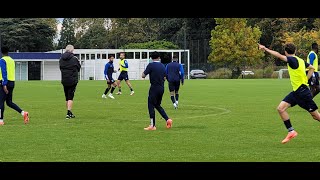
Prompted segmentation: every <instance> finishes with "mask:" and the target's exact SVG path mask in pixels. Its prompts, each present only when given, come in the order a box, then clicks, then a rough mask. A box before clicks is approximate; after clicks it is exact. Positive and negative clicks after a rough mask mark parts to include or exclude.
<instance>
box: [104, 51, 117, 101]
mask: <svg viewBox="0 0 320 180" xmlns="http://www.w3.org/2000/svg"><path fill="white" fill-rule="evenodd" d="M113 59H114V57H113V56H110V57H109V62H108V63H107V64H106V65H105V67H104V77H105V78H106V80H107V84H108V87H107V88H106V90H105V91H104V93H103V94H102V98H107V93H108V91H109V90H110V88H111V86H112V88H111V92H110V93H109V95H108V97H110V98H111V99H114V97H113V95H112V93H113V91H114V90H115V88H116V87H117V83H116V82H115V80H114V79H113V78H112V73H114V72H116V71H115V70H114V66H113Z"/></svg>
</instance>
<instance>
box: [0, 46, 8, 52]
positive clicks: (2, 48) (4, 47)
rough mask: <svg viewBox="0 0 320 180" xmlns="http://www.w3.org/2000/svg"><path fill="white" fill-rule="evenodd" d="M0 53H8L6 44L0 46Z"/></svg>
mask: <svg viewBox="0 0 320 180" xmlns="http://www.w3.org/2000/svg"><path fill="white" fill-rule="evenodd" d="M1 53H2V54H8V53H9V48H8V47H7V46H3V47H1Z"/></svg>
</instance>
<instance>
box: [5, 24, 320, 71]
mask: <svg viewBox="0 0 320 180" xmlns="http://www.w3.org/2000/svg"><path fill="white" fill-rule="evenodd" d="M57 24H58V21H57V19H56V18H0V33H1V44H2V45H8V46H9V47H10V51H17V50H19V51H20V52H24V51H25V52H27V51H28V52H43V51H50V50H55V49H61V48H64V47H65V45H67V44H73V45H74V46H75V48H84V49H87V48H88V49H89V48H106V49H109V48H110V49H112V48H149V49H161V48H166V49H190V55H191V56H190V57H191V63H196V62H200V63H210V62H213V64H214V65H216V66H226V65H228V66H230V67H232V68H236V69H237V68H238V69H240V67H243V66H250V65H257V64H258V65H259V64H262V63H264V62H270V63H273V64H276V65H283V64H281V63H282V62H281V61H278V60H277V59H273V57H270V56H265V55H264V54H263V53H261V52H260V51H257V45H256V43H258V42H260V43H262V44H264V45H266V46H268V47H270V48H271V49H274V50H277V51H280V52H283V49H282V45H283V44H284V43H286V42H294V43H295V44H296V45H297V47H298V52H297V55H300V56H302V57H303V58H305V57H306V55H307V53H308V51H309V50H310V45H311V43H312V42H318V43H320V19H319V18H64V19H63V22H62V29H61V32H60V34H58V33H57ZM57 39H58V41H55V40H57Z"/></svg>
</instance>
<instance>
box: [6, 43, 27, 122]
mask: <svg viewBox="0 0 320 180" xmlns="http://www.w3.org/2000/svg"><path fill="white" fill-rule="evenodd" d="M1 53H2V58H1V59H0V126H2V125H4V107H5V106H4V102H6V103H7V105H8V107H10V108H12V109H14V110H16V111H17V112H18V113H20V114H21V115H22V116H23V120H24V123H25V124H27V123H28V122H29V113H28V112H26V111H23V110H22V109H21V108H20V107H19V106H18V105H17V104H15V103H14V102H12V99H13V90H14V86H15V62H14V60H13V59H12V58H11V57H10V56H9V48H8V47H6V46H5V47H2V48H1Z"/></svg>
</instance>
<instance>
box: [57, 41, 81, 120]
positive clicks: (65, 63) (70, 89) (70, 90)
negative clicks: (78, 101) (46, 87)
mask: <svg viewBox="0 0 320 180" xmlns="http://www.w3.org/2000/svg"><path fill="white" fill-rule="evenodd" d="M73 51H74V47H73V46H72V45H67V47H66V52H65V53H63V54H62V56H61V58H60V61H59V65H60V71H61V84H62V85H63V88H64V94H65V97H66V106H67V109H68V111H67V116H66V119H70V118H75V115H73V113H72V112H71V109H72V104H73V97H74V92H75V91H76V87H77V84H78V73H79V71H80V68H81V65H80V63H79V60H78V58H77V57H76V56H74V54H73Z"/></svg>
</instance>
